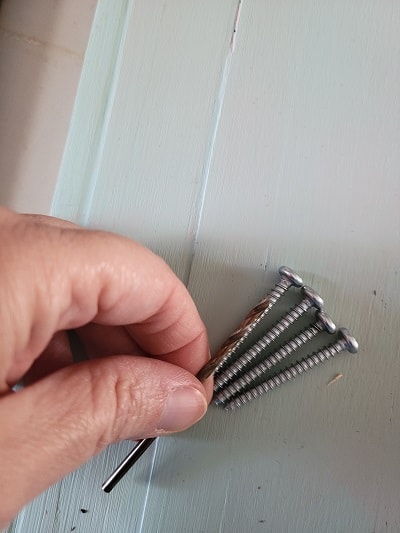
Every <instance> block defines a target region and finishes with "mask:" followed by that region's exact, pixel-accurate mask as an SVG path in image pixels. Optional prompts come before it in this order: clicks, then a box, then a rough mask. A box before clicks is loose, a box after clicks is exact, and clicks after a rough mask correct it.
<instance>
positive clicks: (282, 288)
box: [214, 278, 292, 376]
mask: <svg viewBox="0 0 400 533" xmlns="http://www.w3.org/2000/svg"><path fill="white" fill-rule="evenodd" d="M291 286H292V283H291V282H290V281H289V280H288V279H286V278H281V279H280V280H279V281H278V283H277V284H276V285H275V287H274V288H273V289H272V290H271V292H270V293H269V294H268V295H267V296H266V297H265V298H264V299H263V300H261V302H260V303H259V304H258V305H257V306H256V307H255V308H254V309H253V310H252V311H251V312H250V313H249V315H247V317H246V318H245V319H244V321H243V322H242V324H241V325H240V326H239V327H238V328H237V329H236V330H235V331H234V332H233V333H232V335H231V336H230V337H229V339H228V341H227V342H229V341H232V345H231V346H230V347H229V351H228V352H227V353H226V355H225V356H224V358H223V360H222V361H221V362H220V363H219V365H218V366H217V367H216V369H215V371H214V375H215V376H217V375H218V374H220V373H222V372H223V370H224V369H225V368H227V367H228V366H229V364H230V361H231V360H232V358H233V356H234V354H235V352H236V351H237V349H238V348H239V347H240V346H241V345H242V344H243V342H244V341H245V340H246V339H247V337H248V336H249V335H250V333H251V332H252V331H253V330H254V329H255V327H256V326H257V325H258V324H259V323H260V322H261V320H263V319H264V317H265V316H266V315H267V314H268V313H269V312H270V310H271V309H272V307H273V306H274V305H275V304H276V303H277V302H278V300H279V299H280V298H281V297H282V296H283V295H284V294H285V292H286V291H287V290H288V289H289V288H290V287H291ZM252 314H254V315H255V318H254V319H251V320H250V321H249V320H248V318H249V317H251V315H252ZM225 344H226V343H225Z"/></svg>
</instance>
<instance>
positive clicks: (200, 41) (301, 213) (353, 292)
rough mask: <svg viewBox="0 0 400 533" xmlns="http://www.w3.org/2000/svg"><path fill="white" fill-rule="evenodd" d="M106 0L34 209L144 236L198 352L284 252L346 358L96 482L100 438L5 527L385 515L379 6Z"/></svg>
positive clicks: (391, 6)
mask: <svg viewBox="0 0 400 533" xmlns="http://www.w3.org/2000/svg"><path fill="white" fill-rule="evenodd" d="M123 4H124V3H123V2H117V3H116V5H119V8H118V9H120V14H121V17H122V18H123V14H124V13H125V15H126V16H128V19H127V21H126V22H124V24H125V26H124V27H126V31H125V33H124V40H123V42H122V41H120V42H119V48H118V54H117V55H118V58H119V60H118V61H119V62H118V65H119V66H118V71H115V72H114V74H113V76H114V78H113V81H112V83H111V84H108V85H107V87H104V86H101V87H100V89H99V92H101V91H102V90H104V94H106V95H108V97H109V98H111V96H112V103H110V101H109V100H108V105H109V106H110V107H108V108H107V109H108V110H107V112H106V114H105V115H104V116H107V119H106V120H103V121H101V120H100V117H99V116H97V115H98V114H101V113H102V110H103V109H104V108H100V107H98V106H99V102H98V95H97V94H95V91H94V90H93V86H94V84H95V83H96V80H97V79H100V78H102V74H101V73H99V72H96V71H93V70H92V69H93V64H92V63H91V62H90V61H89V59H88V60H87V65H86V73H89V72H90V73H91V75H94V78H93V80H91V83H89V82H88V80H87V79H86V81H85V78H83V82H82V87H81V90H80V94H79V97H78V101H77V104H76V110H77V111H76V114H75V118H74V121H73V123H72V126H71V132H73V133H72V134H71V137H70V141H69V144H68V145H67V148H66V154H65V159H64V162H65V164H64V167H63V171H62V173H61V175H60V178H59V184H58V191H57V194H56V196H55V200H54V208H53V211H54V213H56V214H59V215H64V216H67V217H68V218H72V219H74V220H78V221H83V222H85V223H87V224H89V225H90V226H93V227H106V228H109V229H112V230H116V231H120V232H122V233H125V234H127V235H130V236H132V237H135V238H139V239H140V240H141V241H143V242H145V243H146V244H148V245H149V246H151V247H152V248H153V249H155V250H156V251H158V252H159V253H161V254H162V255H163V256H164V257H165V258H166V259H167V261H168V262H170V264H171V265H172V266H173V268H174V269H175V270H176V272H177V273H178V275H180V276H181V277H182V279H184V280H185V281H187V282H188V286H189V289H190V291H191V293H192V295H193V297H194V299H195V301H196V303H197V305H198V307H199V309H200V312H201V314H202V316H203V318H204V320H205V322H206V324H207V327H208V330H209V334H210V339H211V344H212V349H213V350H215V349H216V347H217V346H218V345H219V344H220V343H221V342H222V341H223V340H224V338H226V336H227V335H228V334H229V333H231V331H232V329H233V328H234V327H235V326H236V325H237V324H238V323H239V322H240V320H241V319H242V318H243V316H244V315H245V314H246V312H247V311H248V310H249V309H250V308H251V307H252V306H253V305H255V304H256V302H257V301H258V300H259V299H260V298H261V297H262V296H263V295H264V294H265V292H266V289H268V288H269V287H270V286H271V285H272V284H273V283H274V281H275V279H276V270H277V267H278V266H279V265H280V264H287V265H289V266H291V267H293V268H294V269H296V270H298V271H299V273H300V274H301V275H302V277H303V278H304V280H305V281H306V282H307V283H308V284H310V285H312V286H313V287H314V288H315V289H316V290H318V291H319V292H320V293H321V294H322V295H323V296H324V297H325V300H326V302H327V311H328V312H330V313H331V314H332V315H333V317H334V318H335V319H336V320H337V322H338V323H339V325H345V326H348V327H349V328H350V329H351V330H352V332H353V333H354V334H355V335H356V337H357V338H358V340H359V342H360V355H359V356H357V357H356V358H355V357H352V356H339V357H338V358H337V359H335V360H333V361H330V362H329V363H327V364H326V365H325V366H321V367H319V368H318V369H315V371H313V372H312V373H310V374H308V375H306V376H303V377H301V378H299V379H298V380H296V381H294V382H292V383H291V384H290V385H288V386H285V387H282V388H281V389H279V390H277V391H276V392H274V393H272V394H270V395H266V396H264V397H263V398H261V399H260V400H258V401H255V402H253V403H252V404H250V405H249V406H248V407H246V408H243V409H242V410H240V411H238V412H237V413H224V412H222V411H221V410H218V409H214V408H211V409H210V412H209V413H208V415H207V417H206V418H205V419H204V420H203V421H201V422H200V423H199V424H198V425H196V427H195V428H192V429H191V430H189V431H187V432H185V433H184V434H182V435H178V436H175V437H171V438H165V439H160V440H159V443H158V445H157V448H155V449H154V452H153V453H152V454H150V455H151V456H148V457H144V458H143V459H142V462H141V463H140V465H139V464H138V467H137V469H136V470H135V472H132V475H131V476H129V477H127V478H126V480H124V482H123V483H121V485H120V487H118V489H115V491H114V492H113V493H112V495H111V496H104V495H102V494H101V492H100V490H99V487H100V484H101V481H102V480H103V478H104V474H106V473H108V472H109V470H110V469H112V466H114V465H115V464H116V463H117V462H118V460H119V459H120V458H121V457H123V455H124V451H126V449H127V448H126V449H125V448H124V446H125V443H124V444H122V445H121V446H119V447H118V446H117V447H112V448H110V449H109V450H107V452H106V453H105V454H103V455H101V456H100V457H98V458H96V459H94V460H93V461H92V462H90V463H89V464H88V465H87V466H86V467H84V468H82V469H80V470H79V471H78V472H76V473H74V474H73V475H72V476H70V477H68V478H67V479H65V480H64V481H63V482H61V483H60V484H58V485H57V486H56V487H54V488H52V489H50V490H49V491H48V493H47V494H45V495H43V496H42V497H41V498H39V499H38V500H37V501H36V502H34V503H33V504H32V505H31V506H29V507H28V508H27V509H26V510H25V511H24V513H25V514H21V515H20V517H19V518H18V520H17V522H16V524H17V525H16V526H15V528H16V529H14V530H15V531H24V530H32V531H35V530H36V531H46V530H48V531H51V530H53V531H60V532H61V531H70V530H71V528H72V527H73V526H74V525H76V524H79V530H80V531H106V532H108V531H110V532H111V531H137V532H151V533H153V532H156V531H160V532H169V531H171V532H172V531H197V532H200V531H204V532H207V533H214V532H226V533H228V532H229V533H232V532H234V533H241V532H245V531H246V532H253V531H254V532H256V531H268V532H269V531H274V532H275V531H296V533H302V532H304V533H306V532H310V531H325V532H332V533H333V532H339V531H340V532H360V533H361V532H362V533H365V532H366V531H371V532H372V531H375V532H386V531H391V532H397V531H399V530H400V506H399V497H398V494H399V488H400V451H399V450H400V416H399V413H400V410H399V405H398V401H399V395H398V392H397V391H398V383H399V378H400V357H399V356H400V349H399V347H400V333H399V328H398V320H399V315H400V304H399V297H398V295H399V289H400V231H399V227H400V224H399V222H400V220H399V200H400V180H399V175H400V150H399V146H398V144H399V138H400V92H399V86H400V69H399V64H400V63H399V59H400V41H399V38H398V36H399V35H400V5H399V4H398V2H395V1H387V2H384V3H382V2H375V1H372V0H365V1H363V2H361V1H359V2H358V1H356V2H352V3H350V4H349V3H348V2H345V1H344V0H343V1H338V2H334V3H331V2H324V1H321V0H318V1H317V0H307V1H304V2H295V1H294V0H293V1H289V0H288V1H284V2H265V1H263V0H253V1H252V2H243V3H239V4H238V3H237V2H230V1H225V2H218V5H217V4H216V3H215V2H212V1H211V0H210V1H206V2H202V3H201V5H200V3H199V4H196V3H190V2H183V3H182V2H177V1H176V2H174V1H166V2H154V3H152V2H147V3H146V2H144V1H143V2H141V1H138V2H134V3H133V5H132V6H123ZM155 6H156V7H155ZM238 6H239V7H240V6H241V11H239V15H240V16H239V17H237V15H238ZM98 9H99V13H106V12H107V9H106V2H104V1H103V2H101V1H100V3H99V8H98ZM110 11H112V10H110ZM125 15H124V16H125ZM99 16H100V15H99ZM121 20H122V19H121ZM235 21H236V22H235ZM121 23H122V22H121ZM115 24H116V23H115ZM115 24H114V26H113V27H114V29H115V28H116V26H115ZM233 29H234V32H233ZM117 33H118V32H117ZM110 35H112V37H110V40H111V42H109V43H108V44H106V43H104V45H103V48H105V49H106V50H107V53H109V54H110V55H109V58H110V61H111V57H113V56H112V54H111V52H110V49H109V47H111V46H114V45H115V42H116V41H115V40H116V38H117V37H116V33H112V32H111V34H110ZM118 35H120V34H119V33H118ZM232 36H233V37H234V39H233V42H232ZM98 38H99V36H98V35H97V37H96V32H95V30H94V34H93V38H92V44H91V47H89V51H88V58H89V57H91V58H96V57H99V56H98V54H99V50H100V45H99V42H98ZM96 39H97V40H96ZM105 67H106V68H109V67H110V64H109V62H108V63H107V62H106V65H105ZM93 72H94V74H93ZM96 76H97V77H96ZM110 87H112V90H110ZM102 94H103V93H102ZM110 95H111V96H110ZM92 98H93V102H91V99H92ZM83 108H85V111H83ZM84 112H85V113H88V114H89V115H90V114H93V117H96V118H95V119H93V120H92V119H90V120H89V124H86V126H85V124H82V116H87V115H84V114H82V113H84ZM104 116H103V117H102V119H104ZM75 134H76V135H77V138H73V136H74V135H75ZM78 145H80V146H78ZM94 153H95V154H96V156H95V157H93V154H94ZM88 191H89V192H88ZM338 374H341V375H343V377H342V379H340V380H339V381H337V382H335V383H332V384H331V385H330V386H328V383H329V382H330V380H332V378H334V376H337V375H338ZM81 507H84V508H88V509H89V512H88V513H86V514H84V515H82V514H81V513H80V511H79V509H80V508H81ZM45 509H46V510H47V511H48V515H46V516H45V515H44V514H43V513H44V510H45ZM27 524H28V526H29V527H28V526H27ZM38 524H40V527H39V526H38ZM30 526H34V528H33V529H31V527H30ZM24 527H25V529H24ZM35 527H36V529H35ZM18 528H19V529H18ZM38 528H39V529H38ZM40 528H41V529H40ZM51 528H52V529H51ZM68 528H69V529H68ZM14 530H13V531H14ZM77 530H78V529H77Z"/></svg>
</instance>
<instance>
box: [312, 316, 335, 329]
mask: <svg viewBox="0 0 400 533" xmlns="http://www.w3.org/2000/svg"><path fill="white" fill-rule="evenodd" d="M316 316H317V319H318V322H320V323H321V325H322V327H323V329H324V331H327V332H328V333H335V332H336V324H335V323H334V321H333V320H332V318H331V317H330V316H329V315H328V313H325V311H317V313H316Z"/></svg>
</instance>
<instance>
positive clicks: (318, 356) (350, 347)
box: [225, 328, 358, 410]
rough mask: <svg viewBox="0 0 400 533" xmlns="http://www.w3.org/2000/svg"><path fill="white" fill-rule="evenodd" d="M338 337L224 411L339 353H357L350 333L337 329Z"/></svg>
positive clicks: (234, 402)
mask: <svg viewBox="0 0 400 533" xmlns="http://www.w3.org/2000/svg"><path fill="white" fill-rule="evenodd" d="M339 335H340V338H339V339H338V340H337V341H336V342H334V343H332V344H329V345H327V346H325V347H324V348H322V350H320V351H318V352H314V353H313V354H311V355H310V356H309V357H306V358H305V359H302V360H301V361H299V362H298V363H295V364H294V365H292V366H290V367H288V368H287V369H286V370H283V371H282V372H279V373H278V374H276V376H273V377H271V378H270V379H267V380H266V381H265V382H264V383H261V384H260V385H257V387H254V388H253V389H251V390H248V391H246V392H244V393H243V394H241V395H240V396H237V397H236V398H234V399H233V400H231V401H230V402H229V403H228V404H227V405H226V406H225V409H226V410H234V409H237V408H238V407H241V406H242V405H244V404H246V403H247V402H249V401H251V400H253V399H255V398H258V396H261V395H262V394H264V393H265V392H268V391H270V390H273V389H275V388H277V387H280V386H281V385H283V383H286V381H290V380H291V379H293V378H295V377H297V376H300V375H301V374H303V373H305V372H308V370H310V369H311V368H313V367H314V366H317V365H319V364H320V363H323V362H324V361H327V360H328V359H330V358H331V357H335V355H337V354H338V353H340V352H343V351H348V352H350V353H357V351H358V342H357V341H356V339H355V338H354V337H353V336H352V335H351V333H350V332H349V331H348V330H347V329H346V328H341V329H339Z"/></svg>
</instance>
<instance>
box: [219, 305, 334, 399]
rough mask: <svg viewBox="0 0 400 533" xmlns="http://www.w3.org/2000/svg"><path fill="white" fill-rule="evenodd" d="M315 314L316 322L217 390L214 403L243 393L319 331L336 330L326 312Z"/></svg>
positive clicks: (330, 331) (332, 331) (329, 331)
mask: <svg viewBox="0 0 400 533" xmlns="http://www.w3.org/2000/svg"><path fill="white" fill-rule="evenodd" d="M315 316H316V322H315V323H314V324H312V325H311V326H308V327H307V328H305V329H304V330H303V331H301V332H300V333H299V334H298V335H296V336H295V337H293V338H291V339H290V340H289V341H288V342H287V343H286V344H284V345H283V346H281V347H280V348H279V350H277V351H276V352H274V353H273V354H272V355H270V356H269V357H267V358H266V359H264V361H262V362H261V363H259V364H257V365H256V366H255V367H253V368H251V369H250V370H249V371H248V372H246V373H245V374H243V375H242V376H240V377H239V378H238V379H237V380H236V381H234V382H233V383H231V384H230V385H228V387H226V388H225V389H222V390H221V391H219V393H218V394H217V395H216V396H215V399H214V403H216V404H217V405H223V404H226V403H227V402H230V401H231V400H232V398H233V397H234V396H237V395H238V394H241V393H243V391H244V390H245V389H246V388H247V387H249V385H250V386H253V385H254V382H255V380H257V379H259V378H261V377H263V375H264V374H265V373H266V372H268V371H269V370H270V369H271V368H273V367H274V366H275V365H277V364H278V363H280V362H281V361H283V360H284V359H285V358H286V357H289V355H290V354H292V353H293V352H294V351H295V350H297V349H298V348H300V347H301V346H303V345H304V344H305V343H306V342H308V341H310V340H311V339H312V338H313V337H315V336H316V335H318V333H320V332H321V331H327V332H328V333H330V334H332V333H335V332H336V325H335V324H334V322H333V320H332V319H331V317H330V316H329V315H328V314H327V313H324V311H317V312H316V315H315ZM260 351H261V350H260Z"/></svg>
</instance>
